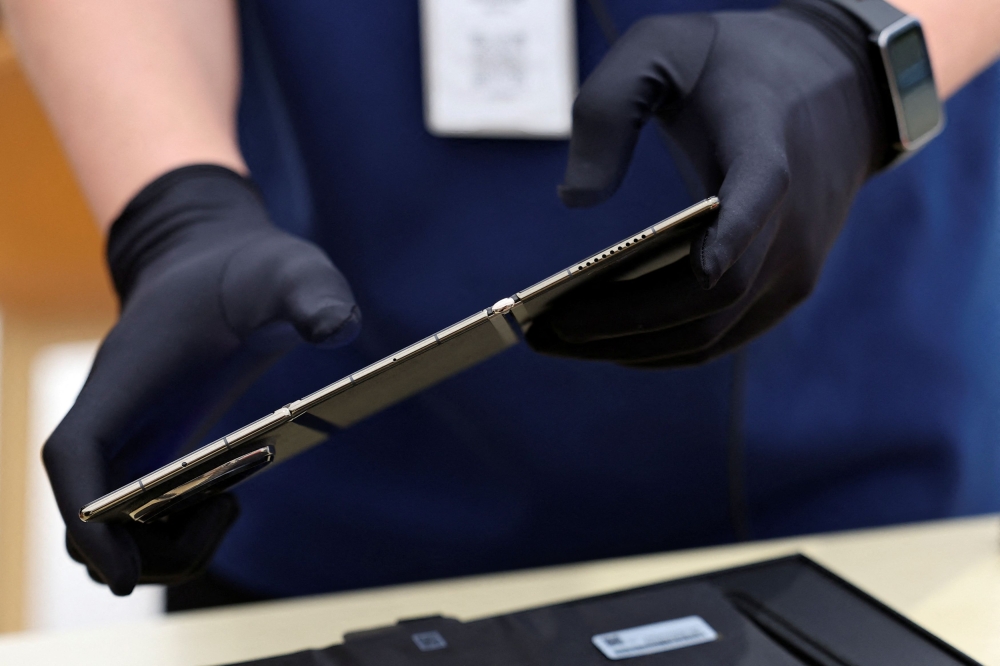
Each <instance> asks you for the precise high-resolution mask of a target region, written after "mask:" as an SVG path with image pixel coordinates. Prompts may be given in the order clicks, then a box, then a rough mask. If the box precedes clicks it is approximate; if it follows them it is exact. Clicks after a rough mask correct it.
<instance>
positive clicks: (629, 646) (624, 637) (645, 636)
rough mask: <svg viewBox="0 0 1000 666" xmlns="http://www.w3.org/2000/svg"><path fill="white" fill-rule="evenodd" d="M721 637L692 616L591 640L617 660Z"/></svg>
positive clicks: (620, 631) (624, 630)
mask: <svg viewBox="0 0 1000 666" xmlns="http://www.w3.org/2000/svg"><path fill="white" fill-rule="evenodd" d="M718 637H719V635H718V634H717V633H715V630H714V629H712V627H710V626H709V625H708V622H705V620H703V619H701V618H700V617H698V616H697V615H689V616H688V617H681V618H678V619H676V620H667V621H666V622H656V623H655V624H644V625H642V626H641V627H632V628H631V629H621V630H619V631H609V632H608V633H606V634H597V635H596V636H594V637H592V638H591V639H590V640H591V642H592V643H593V644H594V645H595V646H597V649H598V650H600V651H601V652H603V653H604V656H605V657H607V658H608V659H614V660H618V659H628V658H629V657H641V656H643V655H647V654H656V653H658V652H669V651H670V650H679V649H681V648H686V647H691V646H692V645H700V644H702V643H711V642H712V641H714V640H716V639H717V638H718Z"/></svg>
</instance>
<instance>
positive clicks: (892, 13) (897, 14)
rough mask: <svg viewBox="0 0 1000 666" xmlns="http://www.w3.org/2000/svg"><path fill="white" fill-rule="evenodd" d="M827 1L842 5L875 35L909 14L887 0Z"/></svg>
mask: <svg viewBox="0 0 1000 666" xmlns="http://www.w3.org/2000/svg"><path fill="white" fill-rule="evenodd" d="M827 2H831V3H833V4H835V5H837V6H838V7H842V8H843V9H845V10H846V11H848V12H849V13H851V14H853V15H854V16H856V17H857V18H858V19H859V20H860V21H861V22H862V23H863V24H865V25H866V26H868V28H869V29H870V30H871V31H872V33H873V34H874V35H878V34H879V33H881V32H882V31H883V30H885V29H886V28H888V27H889V26H890V25H892V24H893V23H896V22H897V21H899V20H900V19H904V18H906V16H907V15H906V14H905V13H903V12H901V11H900V10H898V9H896V8H895V7H893V6H892V5H890V4H889V3H888V2H885V0H827Z"/></svg>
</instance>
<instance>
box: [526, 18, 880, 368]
mask: <svg viewBox="0 0 1000 666" xmlns="http://www.w3.org/2000/svg"><path fill="white" fill-rule="evenodd" d="M866 48H867V33H866V32H865V30H864V29H863V28H862V27H861V26H860V25H858V24H856V23H855V22H854V19H853V18H852V17H850V16H849V15H848V14H846V13H844V12H843V11H842V10H840V9H839V8H837V7H835V6H833V5H829V4H827V3H825V2H823V1H822V0H790V1H789V2H786V3H785V4H784V5H781V6H779V7H776V8H774V9H769V10H765V11H757V12H720V13H715V14H691V15H675V16H655V17H650V18H647V19H644V20H642V21H640V22H638V23H637V24H636V25H634V26H633V27H632V28H631V29H630V30H629V31H628V32H627V33H626V34H625V35H623V36H622V37H621V38H620V39H619V41H618V42H616V43H615V44H614V46H613V47H612V49H611V50H610V52H609V53H608V54H607V56H606V57H605V58H604V59H603V60H602V62H601V63H600V64H599V65H598V67H597V68H596V70H595V71H594V72H593V74H592V75H591V76H590V77H589V78H588V79H587V81H586V82H585V83H584V85H583V87H582V89H581V90H580V94H579V96H578V98H577V100H576V103H575V105H574V107H573V133H572V138H571V141H570V154H569V162H568V165H567V168H566V176H565V180H564V183H563V185H562V186H561V187H560V189H559V196H560V197H561V198H562V200H563V202H564V203H565V204H567V205H569V206H590V205H594V204H597V203H600V202H601V201H604V200H605V199H606V198H608V197H609V196H611V195H612V194H613V193H614V192H615V190H616V189H617V188H618V186H619V184H620V183H621V181H622V179H623V178H624V175H625V172H626V170H627V168H628V163H629V161H630V159H631V155H632V151H633V148H634V147H635V144H636V140H637V138H638V134H639V130H640V129H641V127H642V125H643V124H644V123H645V122H646V120H647V119H648V118H650V117H651V116H652V117H654V118H655V119H656V120H657V121H658V122H659V123H660V125H661V127H662V129H663V131H664V133H665V135H666V137H667V139H668V142H669V143H670V144H671V148H672V152H673V153H674V155H675V157H676V158H677V159H678V160H679V162H680V167H681V169H682V172H685V173H686V174H687V175H688V176H689V179H690V180H691V181H692V183H693V184H694V186H695V189H696V190H698V192H697V193H698V194H700V195H707V194H709V193H718V196H719V199H720V200H721V207H720V210H719V213H718V217H717V218H716V219H715V220H714V221H713V222H712V223H711V224H709V226H708V227H707V228H706V229H705V230H704V231H703V232H701V233H700V234H699V235H697V236H696V237H695V238H694V240H693V242H692V248H691V255H690V260H689V261H688V262H679V263H677V264H674V265H672V266H668V267H666V268H663V269H661V270H659V271H656V272H654V273H651V274H649V275H646V276H644V277H641V278H638V279H635V280H632V281H625V282H612V283H603V284H597V285H594V286H591V287H588V288H585V289H583V290H581V291H579V292H574V293H572V294H570V295H568V296H567V297H565V298H564V299H563V300H561V301H560V302H558V303H557V304H556V306H555V307H554V308H553V310H552V311H551V312H550V314H549V315H548V316H546V317H544V318H542V319H540V320H539V321H537V322H535V323H534V324H533V326H532V328H531V330H530V332H529V333H528V336H527V339H528V342H529V343H530V344H531V345H532V346H533V347H534V348H535V349H537V350H539V351H542V352H546V353H551V354H557V355H564V356H573V357H580V358H590V359H604V360H611V361H615V362H618V363H622V364H627V365H642V366H675V365H687V364H694V363H700V362H704V361H706V360H708V359H711V358H714V357H716V356H718V355H721V354H723V353H725V352H728V351H730V350H732V349H733V348H735V347H737V346H738V345H740V344H742V343H744V342H746V341H747V340H749V339H750V338H752V337H753V336H755V335H758V334H759V333H761V332H763V331H764V330H765V329H767V328H769V327H770V326H772V325H774V324H775V323H777V322H778V320H780V319H781V318H782V317H783V316H784V315H786V314H787V313H788V312H789V311H790V310H791V309H792V308H794V307H795V306H796V305H797V304H798V303H800V302H801V301H802V300H803V299H804V298H805V297H806V296H807V295H808V294H809V293H810V291H811V290H812V288H813V286H814V285H815V284H816V282H817V280H818V278H819V275H820V270H821V268H822V264H823V260H824V259H825V257H826V255H827V253H828V251H829V250H830V248H831V246H832V245H833V242H834V241H835V239H836V237H837V234H838V233H839V231H840V228H841V226H842V225H843V223H844V220H845V219H846V217H847V214H848V212H849V209H850V206H851V202H852V200H853V199H854V196H855V193H856V192H857V191H858V189H859V188H860V187H861V185H862V184H863V183H864V181H865V180H866V179H867V177H868V176H869V175H870V174H871V173H872V172H873V171H875V170H876V169H878V168H879V167H880V166H882V165H883V164H884V163H885V160H886V155H887V150H888V145H887V141H886V134H887V132H886V131H885V129H884V121H883V118H884V111H883V109H882V108H881V104H880V102H879V99H880V98H879V96H878V94H877V88H876V83H875V78H874V74H873V71H872V67H871V65H870V61H869V59H868V56H867V53H866Z"/></svg>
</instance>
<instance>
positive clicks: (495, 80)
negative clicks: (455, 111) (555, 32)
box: [470, 31, 528, 94]
mask: <svg viewBox="0 0 1000 666" xmlns="http://www.w3.org/2000/svg"><path fill="white" fill-rule="evenodd" d="M470 39H471V41H472V62H473V68H472V77H473V79H472V80H473V84H474V85H475V87H476V88H479V89H481V90H485V91H488V92H490V93H496V94H502V93H504V92H512V91H514V90H516V89H517V88H520V87H521V85H522V84H523V83H524V77H525V74H526V69H527V53H526V51H527V49H526V45H527V41H528V37H527V35H526V34H525V33H523V32H520V31H517V32H505V33H496V34H487V33H482V32H477V33H474V34H472V35H470Z"/></svg>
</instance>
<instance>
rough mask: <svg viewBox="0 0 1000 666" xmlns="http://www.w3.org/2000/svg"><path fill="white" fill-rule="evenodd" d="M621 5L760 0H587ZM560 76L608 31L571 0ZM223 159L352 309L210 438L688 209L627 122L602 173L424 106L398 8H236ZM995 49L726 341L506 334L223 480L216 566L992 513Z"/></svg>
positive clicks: (391, 577) (995, 465)
mask: <svg viewBox="0 0 1000 666" xmlns="http://www.w3.org/2000/svg"><path fill="white" fill-rule="evenodd" d="M608 4H609V6H611V8H612V10H613V14H614V18H615V20H616V22H617V23H618V25H619V27H620V28H622V29H624V28H627V26H628V25H629V24H631V23H632V22H634V21H635V20H636V19H637V18H639V17H641V16H642V15H645V14H650V13H657V12H675V11H694V10H699V11H704V10H713V9H720V8H742V9H749V8H756V7H760V6H765V5H767V4H770V3H767V2H754V1H753V0H745V1H743V2H741V1H740V0H731V1H729V2H722V1H721V0H720V1H715V2H713V1H709V0H673V1H672V0H644V1H642V2H640V1H638V0H635V1H633V2H629V3H627V4H626V3H621V4H626V6H620V5H619V3H608ZM579 5H580V6H579V8H578V38H579V51H580V71H581V73H582V74H583V75H586V73H587V72H588V71H590V70H591V69H592V68H593V67H594V65H595V64H596V63H597V62H598V60H599V59H600V57H601V56H602V55H603V53H604V52H605V51H606V49H607V45H606V43H605V41H604V38H603V37H602V35H601V33H600V31H599V30H598V26H597V23H596V21H595V19H594V17H593V16H592V15H591V13H590V11H589V9H588V3H579ZM242 9H243V25H244V51H245V63H244V68H245V80H244V95H243V103H242V107H241V115H240V125H241V127H240V131H241V142H242V145H243V149H244V152H245V154H246V157H247V159H248V162H249V164H250V166H251V169H252V171H253V173H254V176H255V178H256V179H257V180H258V182H259V183H260V184H261V187H262V189H263V191H264V193H265V197H266V199H267V202H268V205H269V208H270V209H271V211H272V214H273V216H274V219H275V220H276V222H277V223H278V224H280V225H282V226H284V227H285V228H288V229H290V230H292V231H294V232H296V233H300V234H302V235H305V236H308V237H310V238H312V239H313V240H315V241H316V242H317V243H319V244H320V245H321V246H322V247H323V248H324V249H325V250H326V251H327V252H328V253H329V255H330V256H331V258H332V259H333V261H334V262H335V263H336V264H337V266H339V267H340V269H341V270H342V271H343V272H344V274H345V275H346V276H347V278H348V279H349V280H350V281H351V284H352V287H353V289H354V292H355V295H356V297H357V301H358V303H359V304H360V306H361V308H362V311H363V315H364V329H363V332H362V334H361V336H360V337H359V338H358V340H357V341H356V342H354V343H353V344H352V345H350V346H349V347H347V348H345V349H340V350H335V351H324V350H318V349H313V348H309V347H305V346H303V347H301V348H300V349H298V350H297V351H295V352H293V353H292V354H290V355H289V356H288V357H287V358H286V359H285V360H283V361H282V362H280V363H279V364H278V365H276V366H275V367H274V368H273V369H272V370H270V371H269V372H268V373H267V374H266V375H265V376H264V377H263V378H262V379H261V380H260V381H259V382H258V383H257V384H256V385H255V386H254V387H253V388H252V390H251V391H250V392H249V393H248V394H247V395H246V396H245V397H244V398H243V399H242V400H241V401H240V402H239V404H238V405H237V406H236V407H235V408H234V409H233V410H232V411H231V412H230V414H228V415H227V416H226V418H225V419H224V421H223V423H221V424H220V425H219V427H218V428H217V429H216V433H215V434H224V432H226V431H229V430H232V429H234V428H236V427H238V426H240V425H243V424H244V423H246V422H248V421H250V420H252V419H254V418H257V417H259V416H260V415H262V414H265V413H267V412H270V411H272V410H273V409H275V408H276V407H278V406H280V405H282V404H284V403H286V402H289V401H291V400H294V399H296V398H299V397H301V396H302V395H304V394H306V393H308V392H310V391H312V390H315V389H317V388H319V387H321V386H323V385H325V384H328V383H330V382H332V381H334V380H336V379H338V378H340V377H341V376H344V375H346V374H348V373H350V372H352V371H354V370H357V369H359V368H361V367H362V366H364V365H366V364H367V363H369V362H372V361H374V360H377V359H379V358H381V357H383V356H384V355H387V354H389V353H391V352H393V351H395V350H397V349H399V348H402V347H404V346H406V345H408V344H410V343H412V342H414V341H416V340H418V339H419V338H422V337H423V336H426V335H428V334H430V333H432V332H434V331H435V330H438V329H440V328H442V327H444V326H447V325H449V324H451V323H453V322H455V321H457V320H458V319H460V318H463V317H465V316H467V315H469V314H472V313H473V312H475V311H476V310H479V309H482V308H483V307H485V306H486V305H489V304H490V303H492V302H494V301H495V300H497V299H498V298H500V297H503V296H507V295H509V294H511V293H513V292H515V291H517V290H519V289H521V288H523V287H526V286H528V285H530V284H532V283H533V282H535V281H536V280H538V279H540V278H543V277H545V276H547V275H549V274H550V273H552V272H553V271H554V270H556V269H558V268H559V267H561V266H564V265H567V264H569V263H571V262H572V261H575V260H576V259H578V258H579V257H581V256H584V255H586V254H588V253H589V252H590V251H592V250H593V249H594V248H598V247H603V246H604V245H606V244H607V243H610V242H613V241H615V240H617V239H618V238H620V237H622V236H624V235H627V234H630V233H632V232H633V231H635V230H636V229H639V228H642V227H643V226H645V225H648V224H650V223H651V222H655V221H657V220H659V219H661V218H663V217H665V216H666V215H668V214H670V213H673V212H674V211H676V210H679V209H680V208H682V207H684V206H685V205H687V204H688V203H690V199H689V197H688V195H687V193H686V192H685V190H684V187H683V185H682V183H681V180H680V178H679V176H678V175H677V172H676V170H675V168H674V166H673V165H672V163H671V160H670V158H669V156H668V153H667V150H666V149H665V147H664V146H663V145H662V143H661V142H660V141H659V138H658V137H657V135H656V132H655V131H654V130H653V129H651V128H649V129H648V130H647V131H646V132H645V133H644V134H643V136H642V139H641V140H640V143H639V146H638V148H637V151H636V155H635V159H634V162H633V165H632V167H631V170H630V172H629V174H628V177H627V178H626V181H625V183H624V185H623V187H622V189H621V191H620V192H619V193H618V194H617V195H616V196H615V197H614V198H613V199H612V200H611V201H610V202H608V203H606V204H603V205H601V206H599V207H597V208H594V209H591V210H584V211H581V210H574V211H570V210H567V209H565V208H563V207H562V206H561V205H560V203H559V201H558V199H557V198H556V195H555V187H556V185H557V184H558V183H559V181H560V179H561V176H562V172H563V169H564V167H565V159H566V143H565V142H562V141H526V140H519V141H503V140H473V139H442V138H435V137H432V136H431V135H429V134H428V133H427V132H426V131H425V129H424V125H423V118H422V110H421V109H422V103H421V73H420V46H419V30H418V23H417V2H416V1H415V0H409V1H407V2H375V1H372V0H365V1H361V0H350V1H349V0H338V1H337V2H321V1H319V0H315V1H306V0H298V1H297V2H293V3H288V2H278V1H277V0H261V1H259V2H244V3H243V5H242ZM998 84H1000V80H998V73H997V71H996V70H990V71H989V72H987V73H986V74H984V75H982V76H981V77H979V79H977V80H976V81H975V82H974V83H973V84H972V85H970V86H969V87H968V88H967V89H966V90H964V91H963V92H962V93H960V94H959V95H958V96H956V97H955V99H953V100H952V101H951V102H950V103H949V105H948V113H949V116H950V126H949V128H948V129H947V131H946V132H945V133H944V135H943V136H942V137H940V138H939V139H938V140H936V141H935V142H934V143H932V144H931V146H930V147H928V148H927V149H926V150H925V151H923V153H921V154H920V155H918V156H917V157H916V158H914V159H912V160H911V161H910V162H908V163H907V164H905V165H903V166H902V167H900V168H898V169H896V170H894V171H892V172H889V173H887V174H884V175H880V176H878V177H876V178H875V179H873V180H872V181H871V183H870V184H869V185H868V186H867V187H866V188H865V189H864V191H863V192H862V194H861V196H860V198H859V200H858V202H857V204H856V206H855V209H854V212H853V214H852V217H851V219H850V221H849V222H848V224H847V226H846V228H845V230H844V232H843V234H842V237H841V238H840V240H839V242H838V244H837V246H836V247H835V249H834V251H833V253H832V255H831V256H830V258H829V260H828V262H827V265H826V268H825V270H824V273H823V276H822V279H821V282H820V284H819V287H818V288H817V290H816V293H815V294H814V295H813V296H812V297H811V298H810V299H809V300H808V301H807V302H806V304H805V305H803V306H802V307H800V308H799V309H798V310H797V311H796V312H795V313H794V314H792V315H791V316H790V317H789V318H788V319H787V320H786V321H785V322H783V323H782V324H781V325H780V326H779V327H777V328H776V329H775V330H773V331H771V332H770V333H768V334H767V335H765V336H764V337H762V338H761V339H759V340H758V341H756V342H754V343H752V344H751V345H750V346H749V347H747V348H746V349H745V350H744V351H742V352H740V353H739V354H738V355H737V356H736V357H733V356H731V357H727V358H723V359H720V360H718V361H715V362H713V363H709V364H707V365H705V366H703V367H699V368H694V369H687V370H678V371H657V372H654V371H637V370H628V369H624V368H620V367H617V366H614V365H610V364H599V363H588V362H582V361H573V360H560V359H553V358H547V357H542V356H539V355H536V354H533V353H532V352H531V351H530V350H528V349H527V348H525V347H519V348H514V349H512V350H510V351H508V352H506V353H504V354H502V355H501V356H499V357H496V358H494V359H492V360H490V361H488V362H487V363H484V364H483V365H481V366H479V367H476V368H474V369H472V370H470V371H468V372H466V373H464V374H462V375H460V376H458V377H455V378H453V379H450V380H448V381H447V382H445V383H443V384H441V385H439V386H437V387H435V388H433V389H431V390H428V391H426V392H425V393H423V394H421V395H419V396H417V397H415V398H412V399H410V400H408V401H406V402H404V403H402V404H400V405H397V406H395V407H393V408H391V409H389V410H387V411H386V412H384V413H382V414H379V415H377V416H375V417H373V418H371V419H369V420H368V421H365V422H363V423H361V424H359V425H357V426H355V427H353V428H351V429H349V430H347V431H344V432H341V433H338V434H336V435H335V436H334V437H333V438H332V439H331V440H330V441H329V442H328V443H327V444H324V445H322V446H320V447H317V448H315V449H313V450H311V451H309V452H307V453H305V454H303V455H301V456H299V457H297V458H295V459H293V460H291V461H289V462H287V463H284V464H282V465H280V466H278V467H276V468H274V469H272V470H271V471H269V472H267V473H266V474H263V475H261V476H259V477H256V478H254V479H252V480H251V481H249V482H247V483H246V484H244V485H242V486H240V488H239V489H238V491H237V493H238V495H239V497H240V501H241V503H242V507H243V513H242V516H241V518H240V520H239V522H238V523H237V525H236V526H235V527H234V528H233V530H232V532H231V533H230V535H229V536H228V537H227V539H226V540H225V542H224V544H223V546H222V547H221V549H220V551H219V553H218V555H217V557H216V559H215V562H214V564H213V567H214V570H215V572H216V574H218V575H220V576H222V577H224V578H226V579H228V580H230V581H231V582H233V583H235V584H237V585H240V586H242V587H245V588H248V589H252V590H257V591H260V592H263V593H266V594H274V595H291V594H304V593H312V592H321V591H329V590H337V589H345V588H351V587H362V586H371V585H383V584H390V583H396V582H403V581H409V580H416V579H422V578H435V577H443V576H454V575H461V574H471V573H476V572H483V571H491V570H500V569H511V568H517V567H528V566H538V565H545V564H552V563H558V562H567V561H572V560H581V559H592V558H600V557H611V556H616V555H625V554H632V553H641V552H649V551H657V550H665V549H671V548H680V547H687V546H698V545H706V544H713V543H720V542H725V541H730V540H732V539H734V538H736V537H737V536H739V535H741V534H749V535H750V536H752V537H770V536H778V535H784V534H790V533H795V532H801V531H813V530H828V529H840V528H847V527H857V526H862V525H876V524H884V523H889V522H898V521H908V520H918V519H925V518H934V517H944V516H951V515H957V514H967V513H974V512H982V511H989V510H997V509H998V508H1000V445H998V443H997V442H998V441H1000V439H998V438H1000V423H998V420H1000V382H998V381H997V379H998V378H1000V367H998V363H1000V354H998V349H1000V346H998V344H997V337H998V335H1000V261H998V259H1000V235H998V234H1000V232H998V229H1000V226H998V224H997V223H998V221H1000V200H998V194H997V184H998V182H1000V181H998V177H1000V171H998V166H1000V164H998V148H1000V123H998V109H1000V105H998V101H1000V100H998V95H1000V85H998Z"/></svg>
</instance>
